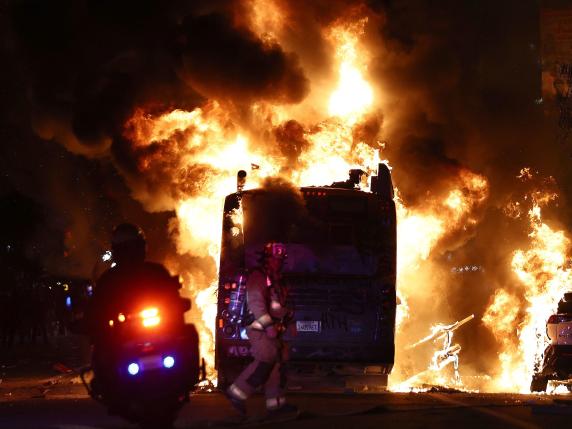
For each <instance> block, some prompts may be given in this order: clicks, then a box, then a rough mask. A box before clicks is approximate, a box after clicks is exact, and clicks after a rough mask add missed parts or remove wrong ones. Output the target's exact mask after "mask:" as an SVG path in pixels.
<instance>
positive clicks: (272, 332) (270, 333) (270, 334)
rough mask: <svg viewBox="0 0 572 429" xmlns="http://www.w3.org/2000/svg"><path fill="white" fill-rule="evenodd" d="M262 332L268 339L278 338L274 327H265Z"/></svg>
mask: <svg viewBox="0 0 572 429" xmlns="http://www.w3.org/2000/svg"><path fill="white" fill-rule="evenodd" d="M264 332H266V336H267V337H268V338H276V337H277V336H278V329H276V325H270V326H267V327H266V329H265V330H264Z"/></svg>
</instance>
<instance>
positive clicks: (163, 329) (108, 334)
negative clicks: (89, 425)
mask: <svg viewBox="0 0 572 429" xmlns="http://www.w3.org/2000/svg"><path fill="white" fill-rule="evenodd" d="M176 298H178V300H177V301H178V302H173V297H169V299H166V298H165V297H160V296H148V297H145V296H143V297H137V299H136V300H134V302H133V304H131V305H128V306H126V307H125V308H118V309H117V312H116V314H114V315H113V316H112V317H109V318H108V320H107V321H106V322H105V324H104V326H101V327H100V329H103V330H105V331H104V332H103V334H104V335H103V338H105V340H103V341H101V342H100V343H99V344H95V345H94V348H93V353H92V366H91V368H86V369H84V370H83V371H82V372H81V379H82V381H83V383H84V385H85V386H86V388H87V390H88V392H89V394H90V396H91V397H92V398H94V399H95V400H97V401H99V402H101V403H102V404H104V405H105V406H106V407H107V408H108V411H109V413H110V414H114V415H118V416H120V417H122V418H124V419H126V420H128V421H130V422H132V423H136V424H139V425H140V426H141V427H142V428H163V427H167V428H168V427H170V426H171V425H172V423H173V422H174V420H175V419H176V417H177V414H178V412H179V410H180V408H181V407H182V406H183V404H184V403H185V402H188V400H189V396H190V393H191V391H192V390H193V388H194V385H195V384H196V383H197V382H198V378H199V350H198V335H197V331H196V329H195V327H194V326H193V325H187V324H185V321H184V313H185V311H187V310H189V309H190V301H189V300H188V299H185V298H180V297H176ZM90 369H91V370H92V371H93V379H92V380H91V382H90V383H88V382H87V380H86V378H87V373H88V372H89V370H90Z"/></svg>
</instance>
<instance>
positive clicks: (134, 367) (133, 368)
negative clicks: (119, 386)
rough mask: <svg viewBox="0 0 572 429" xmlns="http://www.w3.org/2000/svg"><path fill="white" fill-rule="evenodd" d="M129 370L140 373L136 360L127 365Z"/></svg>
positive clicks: (131, 372) (129, 371) (134, 373)
mask: <svg viewBox="0 0 572 429" xmlns="http://www.w3.org/2000/svg"><path fill="white" fill-rule="evenodd" d="M127 372H128V373H129V374H131V375H137V374H138V373H139V365H137V364H136V363H135V362H132V363H130V364H129V366H128V367H127Z"/></svg>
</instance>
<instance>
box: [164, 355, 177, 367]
mask: <svg viewBox="0 0 572 429" xmlns="http://www.w3.org/2000/svg"><path fill="white" fill-rule="evenodd" d="M163 366H164V367H165V368H173V367H174V366H175V358H174V357H173V356H165V358H164V359H163Z"/></svg>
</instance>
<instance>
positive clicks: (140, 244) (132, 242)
mask: <svg viewBox="0 0 572 429" xmlns="http://www.w3.org/2000/svg"><path fill="white" fill-rule="evenodd" d="M146 248H147V242H146V241H145V234H143V231H142V230H141V228H139V227H138V226H136V225H133V224H131V223H122V224H121V225H118V226H116V227H115V229H114V230H113V234H112V235H111V251H112V254H113V260H114V262H116V263H117V264H118V265H120V264H125V263H134V262H143V261H144V260H145V254H146V250H147V249H146Z"/></svg>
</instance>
